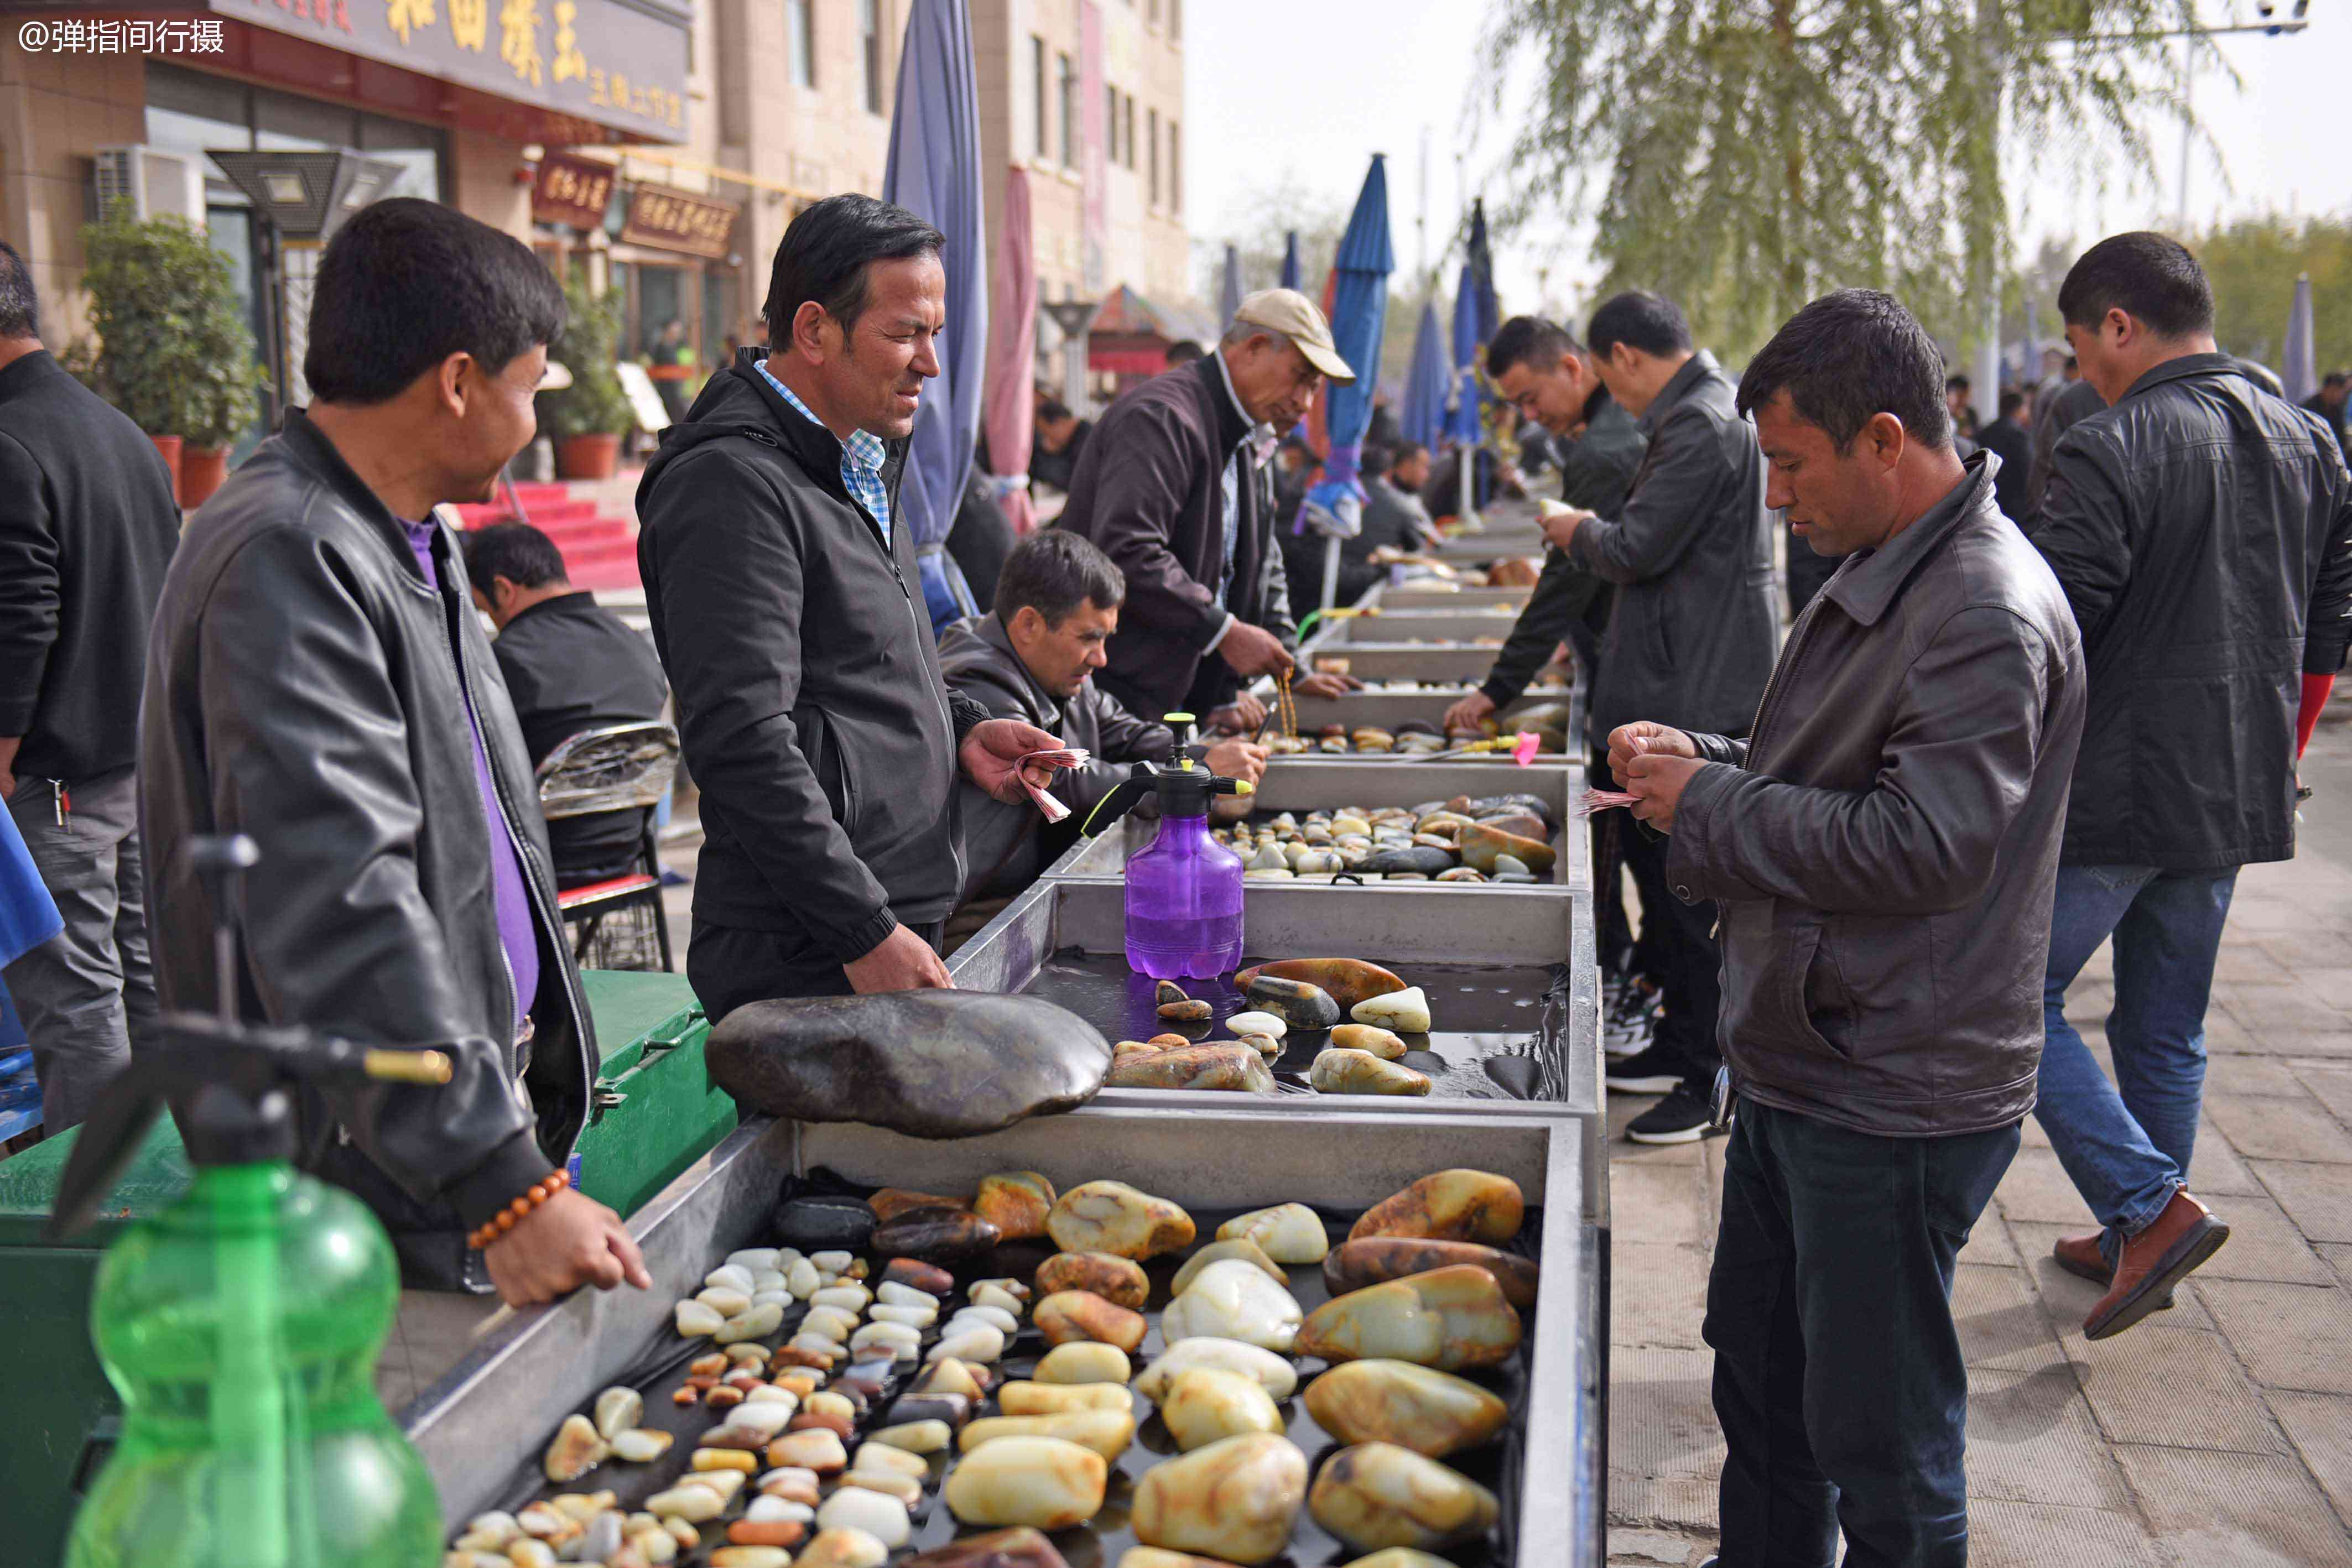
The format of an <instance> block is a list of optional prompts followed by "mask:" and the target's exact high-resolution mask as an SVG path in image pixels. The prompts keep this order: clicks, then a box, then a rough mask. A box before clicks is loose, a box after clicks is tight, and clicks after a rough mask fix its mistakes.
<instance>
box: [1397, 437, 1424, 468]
mask: <svg viewBox="0 0 2352 1568" xmlns="http://www.w3.org/2000/svg"><path fill="white" fill-rule="evenodd" d="M1428 455H1429V448H1428V447H1426V446H1424V445H1423V444H1421V443H1420V442H1418V441H1408V442H1405V443H1403V444H1401V445H1399V446H1398V447H1397V449H1396V457H1395V458H1394V460H1393V461H1391V463H1390V464H1389V466H1390V467H1391V469H1393V468H1399V467H1402V466H1403V465H1405V464H1407V463H1410V462H1412V460H1413V459H1414V458H1416V457H1426V456H1428Z"/></svg>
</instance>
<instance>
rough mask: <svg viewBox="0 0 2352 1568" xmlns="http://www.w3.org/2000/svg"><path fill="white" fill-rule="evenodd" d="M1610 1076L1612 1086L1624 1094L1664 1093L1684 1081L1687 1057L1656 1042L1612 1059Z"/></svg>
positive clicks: (1610, 1085)
mask: <svg viewBox="0 0 2352 1568" xmlns="http://www.w3.org/2000/svg"><path fill="white" fill-rule="evenodd" d="M1608 1078H1609V1087H1610V1088H1612V1089H1614V1090H1615V1091H1617V1092H1618V1093H1620V1094H1664V1093H1665V1092H1667V1091H1668V1090H1670V1089H1673V1088H1675V1087H1676V1086H1678V1085H1679V1084H1680V1083H1681V1082H1682V1081H1683V1059H1682V1057H1681V1056H1680V1054H1678V1053H1677V1052H1675V1051H1670V1050H1668V1049H1667V1048H1666V1047H1664V1046H1663V1045H1654V1046H1651V1047H1649V1048H1648V1049H1646V1050H1644V1051H1642V1052H1640V1053H1639V1054H1638V1055H1635V1056H1631V1057H1628V1058H1626V1059H1625V1060H1624V1061H1619V1062H1612V1064H1611V1065H1610V1068H1609V1073H1608Z"/></svg>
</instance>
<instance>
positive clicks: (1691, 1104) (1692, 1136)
mask: <svg viewBox="0 0 2352 1568" xmlns="http://www.w3.org/2000/svg"><path fill="white" fill-rule="evenodd" d="M1707 1098H1708V1097H1707V1096H1706V1094H1703V1093H1701V1092H1699V1090H1698V1087H1697V1086H1696V1084H1693V1083H1689V1082H1682V1083H1677V1084H1675V1089H1674V1092H1673V1093H1671V1094H1669V1095H1667V1096H1666V1097H1665V1098H1664V1099H1663V1100H1661V1101H1659V1102H1658V1103H1656V1104H1654V1105H1653V1106H1651V1107H1650V1108H1649V1109H1648V1110H1646V1111H1644V1112H1643V1113H1641V1114H1640V1115H1638V1116H1636V1117H1634V1118H1633V1120H1632V1121H1630V1122H1628V1123H1626V1124H1625V1135H1626V1136H1627V1137H1629V1138H1631V1139H1633V1141H1634V1142H1635V1143H1637V1144H1696V1143H1697V1142H1698V1141H1699V1140H1700V1139H1701V1138H1704V1137H1707V1136H1709V1135H1711V1134H1716V1133H1720V1132H1723V1131H1724V1130H1725V1129H1723V1128H1721V1127H1717V1126H1715V1125H1714V1121H1715V1110H1714V1107H1713V1106H1711V1105H1709V1104H1708V1103H1707Z"/></svg>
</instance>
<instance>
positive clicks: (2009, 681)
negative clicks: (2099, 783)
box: [1610, 289, 2084, 1568]
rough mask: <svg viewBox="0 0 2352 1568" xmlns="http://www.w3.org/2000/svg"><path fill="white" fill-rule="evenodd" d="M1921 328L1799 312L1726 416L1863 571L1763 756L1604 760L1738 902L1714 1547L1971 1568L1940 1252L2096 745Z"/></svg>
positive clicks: (2021, 1091)
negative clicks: (2075, 796)
mask: <svg viewBox="0 0 2352 1568" xmlns="http://www.w3.org/2000/svg"><path fill="white" fill-rule="evenodd" d="M1941 365H1942V360H1941V356H1940V355H1939V354H1938V353H1937V349H1936V345H1935V341H1934V340H1932V339H1930V338H1929V337H1928V336H1927V332H1926V331H1925V330H1924V329H1922V328H1921V327H1920V325H1919V324H1918V322H1917V321H1916V320H1915V319H1913V318H1912V316H1911V314H1910V312H1908V311H1907V310H1906V309H1904V308H1903V307H1902V306H1901V305H1899V304H1897V303H1896V302H1895V300H1894V299H1892V298H1888V297H1887V296H1886V295H1884V294H1880V293H1877V292H1875V291H1874V290H1869V289H1845V290H1843V291H1841V292H1839V293H1836V294H1832V295H1829V296H1827V297H1826V298H1821V299H1817V300H1815V301H1814V302H1813V303H1812V304H1811V305H1808V306H1807V307H1805V308H1804V309H1802V310H1801V311H1799V312H1798V313H1797V314H1796V315H1795V316H1794V317H1792V318H1791V319H1790V321H1789V322H1788V324H1787V325H1785V326H1784V327H1782V328H1781V329H1780V332H1779V333H1778V334H1777V335H1775V336H1774V338H1773V340H1772V341H1771V342H1770V343H1769V344H1767V345H1766V346H1765V348H1764V350H1762V351H1761V352H1760V353H1759V354H1758V355H1757V356H1756V358H1755V359H1754V360H1753V361H1750V362H1749V364H1748V370H1747V372H1746V373H1745V374H1744V375H1743V376H1742V377H1741V378H1740V383H1739V403H1740V407H1741V408H1742V409H1744V410H1752V411H1753V412H1754V413H1755V416H1756V434H1757V439H1758V442H1759V445H1760V446H1761V448H1762V451H1763V454H1764V455H1765V456H1766V457H1767V458H1768V459H1769V461H1770V464H1771V470H1770V472H1771V489H1770V492H1769V497H1768V504H1769V505H1770V506H1772V507H1785V508H1786V509H1787V512H1788V517H1789V520H1790V522H1791V523H1792V524H1794V525H1795V526H1796V528H1797V529H1798V530H1799V532H1800V533H1801V535H1802V536H1804V538H1805V539H1806V540H1807V542H1808V543H1809V544H1811V545H1812V546H1813V547H1814V548H1816V549H1820V550H1822V552H1823V553H1825V554H1829V555H1835V556H1843V557H1844V558H1845V561H1844V565H1843V567H1841V568H1840V570H1839V571H1838V574H1837V576H1836V577H1835V578H1834V579H1833V580H1832V581H1831V583H1830V586H1829V587H1828V588H1827V589H1825V590H1824V591H1822V594H1821V596H1820V597H1819V598H1817V599H1815V600H1814V601H1813V602H1812V605H1811V608H1809V609H1808V610H1807V611H1806V612H1805V613H1804V615H1803V616H1802V617H1801V618H1800V619H1799V621H1798V622H1797V624H1796V627H1795V629H1794V630H1793V631H1791V632H1790V634H1789V645H1788V647H1787V648H1786V649H1785V650H1784V651H1783V653H1782V654H1781V657H1780V664H1779V666H1778V667H1777V668H1776V669H1775V670H1774V671H1773V673H1772V684H1771V687H1770V689H1769V691H1768V692H1767V693H1766V694H1765V697H1764V704H1763V707H1762V709H1761V710H1760V711H1759V713H1758V714H1757V716H1756V726H1755V730H1754V733H1753V734H1752V735H1751V736H1750V737H1748V739H1747V740H1745V741H1741V740H1735V739H1729V738H1727V737H1722V736H1705V735H1699V736H1695V735H1691V734H1687V733H1685V732H1682V731H1680V730H1677V729H1675V728H1673V727H1667V726H1664V725H1659V724H1647V723H1640V724H1632V725H1628V726H1625V727H1622V728H1620V729H1618V730H1617V731H1616V733H1615V734H1613V735H1612V737H1610V760H1611V764H1612V767H1614V768H1616V769H1617V771H1618V774H1619V776H1620V777H1622V778H1623V779H1625V780H1626V785H1627V788H1628V789H1630V790H1631V791H1632V792H1633V794H1634V795H1635V796H1637V797H1639V802H1638V803H1637V804H1636V805H1635V806H1634V808H1633V812H1634V814H1635V816H1637V817H1639V818H1640V819H1641V820H1642V821H1644V822H1646V823H1648V824H1649V825H1650V826H1652V827H1654V828H1655V829H1657V830H1659V831H1664V832H1666V833H1668V834H1669V835H1670V837H1669V839H1668V843H1669V844H1670V845H1671V848H1670V850H1669V852H1668V853H1667V857H1666V876H1667V880H1668V881H1669V883H1671V884H1672V888H1673V894H1674V897H1675V899H1676V901H1677V902H1678V903H1682V904H1694V903H1696V902H1699V901H1712V902H1713V903H1714V904H1717V906H1719V907H1720V908H1721V910H1722V912H1723V956H1724V1017H1723V1030H1722V1034H1721V1039H1722V1042H1723V1051H1724V1055H1725V1057H1726V1058H1727V1060H1728V1062H1729V1068H1730V1071H1729V1073H1728V1075H1727V1083H1728V1087H1729V1090H1730V1091H1731V1092H1733V1093H1735V1094H1736V1099H1737V1107H1738V1110H1737V1120H1736V1122H1735V1123H1734V1124H1733V1126H1732V1129H1731V1144H1730V1147H1729V1148H1728V1149H1727V1151H1726V1152H1725V1155H1724V1177H1723V1182H1724V1186H1723V1216H1722V1223H1721V1226H1720V1228H1719V1230H1718V1232H1717V1238H1716V1244H1715V1259H1714V1263H1713V1266H1712V1269H1711V1270H1710V1273H1709V1277H1708V1281H1707V1300H1706V1331H1705V1332H1706V1343H1708V1344H1709V1345H1710V1346H1711V1347H1713V1349H1714V1351H1715V1356H1716V1360H1715V1409H1716V1417H1717V1420H1718V1421H1719V1422H1720V1423H1721V1424H1722V1427H1723V1435H1724V1439H1725V1441H1726V1443H1727V1446H1728V1448H1729V1450H1730V1452H1729V1454H1728V1456H1727V1458H1726V1460H1725V1463H1724V1469H1723V1479H1722V1499H1721V1512H1722V1530H1723V1561H1724V1563H1738V1564H1742V1565H1746V1564H1750V1563H1775V1564H1778V1563H1790V1564H1799V1563H1802V1564H1815V1563H1832V1562H1835V1561H1837V1560H1838V1537H1839V1533H1840V1531H1843V1534H1844V1537H1845V1557H1844V1561H1845V1562H1846V1563H1849V1564H1851V1565H1853V1568H1862V1565H1863V1564H1869V1565H1871V1568H1896V1565H1898V1564H1899V1565H1901V1568H1960V1565H1961V1564H1963V1563H1966V1562H1967V1561H1968V1489H1967V1478H1966V1476H1965V1475H1964V1473H1963V1470H1962V1462H1961V1461H1962V1438H1963V1435H1964V1424H1965V1421H1966V1418H1967V1413H1968V1372H1967V1369H1966V1367H1965V1366H1964V1365H1963V1364H1962V1362H1961V1356H1960V1342H1959V1334H1958V1331H1957V1330H1956V1329H1955V1328H1954V1326H1953V1322H1952V1312H1951V1291H1952V1279H1953V1272H1954V1269H1955V1265H1956V1260H1957V1259H1958V1254H1959V1250H1960V1248H1961V1246H1962V1245H1963V1244H1964V1243H1965V1242H1966V1241H1967V1239H1968V1235H1969V1228H1970V1227H1971V1226H1972V1225H1974V1224H1975V1223H1976V1219H1977V1217H1978V1215H1979V1213H1980V1212H1981V1211H1982V1210H1983V1208H1984V1206H1985V1203H1986V1202H1987V1200H1988V1199H1990V1197H1992V1191H1993V1188H1994V1186H1996V1185H1997V1184H1998V1183H1999V1182H2000V1177H2001V1173H2002V1172H2003V1171H2005V1170H2006V1169H2008V1167H2009V1163H2010V1160H2011V1157H2012V1156H2013V1155H2015V1154H2016V1152H2017V1147H2018V1144H2019V1142H2020V1125H2021V1123H2022V1121H2023V1120H2024V1116H2025V1113H2026V1112H2027V1111H2028V1110H2029V1109H2031V1108H2032V1104H2033V1084H2034V1061H2035V1059H2036V1058H2037V1057H2038V1056H2039V1055H2040V1051H2041V1044H2042V1029H2041V1020H2040V1019H2039V1018H2037V1017H2036V1016H2035V1012H2034V1008H2033V999H2032V998H2033V990H2032V988H2033V981H2034V977H2036V976H2037V975H2038V974H2040V972H2041V970H2042V964H2043V955H2044V951H2045V948H2046V946H2047V943H2046V941H2045V938H2044V936H2043V926H2042V921H2043V917H2044V914H2045V912H2046V911H2047V910H2048V909H2049V908H2050V902H2051V886H2052V883H2053V879H2054V877H2055V875H2056V873H2057V862H2058V844H2059V837H2060V832H2061V828H2062V823H2063V821H2064V817H2065V811H2066V789H2067V779H2068V775H2069V772H2070V769H2071V768H2072V765H2073V762H2074V748H2075V746H2076V743H2077V741H2078V739H2079V738H2080V737H2081V734H2082V726H2083V707H2084V674H2083V658H2082V650H2081V647H2080V644H2079V643H2078V640H2077V638H2076V636H2075V632H2074V622H2073V620H2072V619H2071V618H2070V617H2069V616H2068V614H2067V612H2066V601H2065V598H2064V596H2063V594H2062V593H2061V592H2060V591H2059V588H2058V584H2057V582H2056V581H2055V580H2053V577H2052V575H2051V572H2050V569H2049V568H2048V566H2046V565H2045V564H2044V563H2043V562H2042V559H2041V557H2040V556H2038V555H2037V554H2035V552H2034V550H2033V548H2032V546H2031V545H2030V544H2028V543H2027V542H2026V540H2025V538H2024V537H2023V536H2022V535H2021V534H2020V533H2019V532H2018V530H2017V528H2016V527H2015V525H2013V524H2012V523H2011V522H2010V521H2009V520H2008V519H2007V518H2005V517H2002V516H2001V515H2000V508H1999V507H1996V506H1995V505H1994V503H1993V497H1992V480H1991V476H1990V474H1989V473H1988V472H1987V471H1986V469H1987V461H1988V460H1987V459H1985V458H1984V457H1982V456H1979V457H1976V458H1974V459H1971V460H1970V461H1969V463H1968V464H1967V465H1962V463H1961V461H1960V459H1959V458H1958V456H1957V455H1955V453H1954V451H1953V435H1952V426H1951V414H1950V412H1949V411H1948V409H1947V408H1946V407H1945V406H1944V404H1943V402H1941V400H1940V399H1939V398H1938V397H1937V381H1938V379H1939V377H1940V374H1941Z"/></svg>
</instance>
